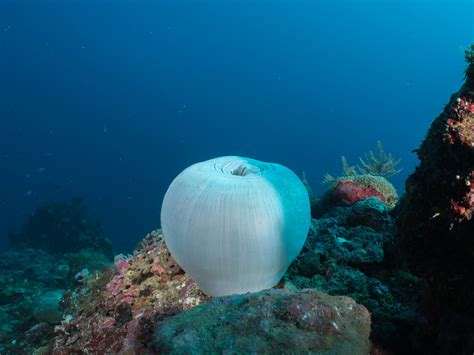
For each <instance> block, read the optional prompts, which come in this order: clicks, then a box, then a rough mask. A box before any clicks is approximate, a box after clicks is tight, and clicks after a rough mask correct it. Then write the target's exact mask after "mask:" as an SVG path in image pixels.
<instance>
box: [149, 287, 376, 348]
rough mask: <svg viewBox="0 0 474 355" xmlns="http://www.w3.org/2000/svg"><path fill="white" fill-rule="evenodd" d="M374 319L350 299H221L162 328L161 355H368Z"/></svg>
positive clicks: (287, 293)
mask: <svg viewBox="0 0 474 355" xmlns="http://www.w3.org/2000/svg"><path fill="white" fill-rule="evenodd" d="M369 333H370V315H369V312H368V311H367V310H366V309H365V307H363V306H360V305H358V304H357V303H355V302H354V301H353V300H352V299H350V298H348V297H333V296H329V295H327V294H324V293H321V292H318V291H316V290H310V289H308V290H300V291H291V290H287V289H272V290H265V291H261V292H257V293H249V294H246V295H233V296H227V297H219V298H215V299H213V300H211V301H210V302H208V303H206V304H203V305H199V306H196V307H194V308H192V309H190V310H188V311H186V312H183V313H180V314H178V315H176V316H174V317H171V318H168V319H166V320H164V321H162V322H159V323H158V324H157V327H156V331H155V334H154V347H155V350H156V351H157V352H158V353H165V354H194V353H274V352H278V353H308V352H313V353H317V354H367V353H368V352H369V349H370V342H369V339H368V337H369Z"/></svg>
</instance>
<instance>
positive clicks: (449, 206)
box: [397, 46, 474, 354]
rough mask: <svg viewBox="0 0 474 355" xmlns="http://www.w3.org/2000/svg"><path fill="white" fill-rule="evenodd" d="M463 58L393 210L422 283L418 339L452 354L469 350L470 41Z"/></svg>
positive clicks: (473, 84)
mask: <svg viewBox="0 0 474 355" xmlns="http://www.w3.org/2000/svg"><path fill="white" fill-rule="evenodd" d="M466 60H467V62H468V68H467V69H466V82H465V83H464V85H463V86H462V87H461V88H460V90H459V91H458V92H457V93H455V94H453V95H452V96H451V98H450V100H449V102H448V104H447V105H446V107H445V108H444V111H443V112H442V113H441V114H440V115H439V116H438V117H437V118H436V119H435V120H434V121H433V123H432V125H431V127H430V129H429V131H428V134H427V136H426V138H425V139H424V141H423V143H422V144H421V146H420V148H419V149H417V150H416V153H417V155H418V158H419V159H420V164H419V166H418V167H417V168H416V170H415V172H414V173H413V174H411V175H410V176H409V178H408V180H407V181H406V191H407V193H406V196H404V198H403V200H402V201H401V203H400V206H399V207H398V208H397V216H398V218H397V226H398V230H399V232H398V236H399V240H400V246H401V249H402V251H403V254H404V256H405V257H406V259H407V261H408V263H409V266H410V269H411V270H412V271H413V272H414V273H415V274H417V275H419V276H422V277H424V278H425V279H426V280H427V282H428V286H429V291H428V293H427V294H426V297H425V302H424V309H425V319H424V320H423V324H422V325H421V326H420V328H419V331H420V337H419V338H420V340H419V341H420V343H421V344H430V345H432V346H433V351H434V349H437V351H440V352H441V353H456V354H461V353H469V354H472V353H473V352H474V340H473V338H474V337H473V334H474V327H473V324H474V302H473V301H472V300H473V299H474V277H473V271H474V46H471V49H470V50H468V51H466ZM455 324H458V327H459V328H460V329H458V330H456V326H455ZM462 324H464V325H465V326H461V325H462ZM453 327H454V328H453ZM447 349H449V350H447Z"/></svg>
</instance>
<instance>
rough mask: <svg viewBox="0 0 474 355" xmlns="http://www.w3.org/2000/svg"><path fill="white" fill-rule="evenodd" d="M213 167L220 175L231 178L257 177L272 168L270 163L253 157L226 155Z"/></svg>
mask: <svg viewBox="0 0 474 355" xmlns="http://www.w3.org/2000/svg"><path fill="white" fill-rule="evenodd" d="M214 169H215V170H216V171H217V172H219V173H220V174H222V175H225V176H228V177H233V178H257V177H259V176H261V175H263V174H266V173H267V172H268V171H270V170H273V169H274V167H273V165H272V164H268V163H263V162H260V161H257V160H253V159H246V158H239V157H228V158H227V157H226V158H223V159H220V160H219V161H216V162H215V163H214Z"/></svg>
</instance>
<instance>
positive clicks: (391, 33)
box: [0, 0, 474, 251]
mask: <svg viewBox="0 0 474 355" xmlns="http://www.w3.org/2000/svg"><path fill="white" fill-rule="evenodd" d="M473 41H474V2H473V1H467V0H466V1H441V0H438V1H409V0H405V1H388V0H387V1H375V0H374V1H357V0H352V1H349V0H346V1H318V0H313V1H290V0H286V1H276V0H273V1H263V0H262V1H246V0H240V1H236V0H235V1H234V0H225V1H218V0H215V1H204V0H201V1H194V0H187V1H171V0H170V1H159V0H155V1H131V0H130V1H97V0H94V1H90V0H89V1H86V0H81V1H79V0H76V1H72V0H71V1H62V0H61V1H59V0H57V1H46V0H45V1H33V0H32V1H18V0H2V1H1V2H0V123H1V126H0V247H5V245H6V239H7V233H8V230H10V229H13V230H15V229H18V228H19V227H20V225H21V224H22V223H23V222H24V220H25V219H26V218H27V216H28V215H29V214H30V213H31V212H32V211H33V210H34V208H36V207H37V206H41V205H43V204H45V203H48V202H54V201H67V200H69V199H70V198H71V197H73V196H81V197H83V198H84V201H85V203H86V205H87V206H88V207H89V210H90V211H91V213H92V214H93V215H95V216H96V217H97V218H99V219H100V220H101V222H102V223H103V225H104V229H105V233H106V235H107V236H108V237H109V238H110V239H111V240H112V242H113V244H114V247H115V249H116V250H117V251H130V250H131V248H132V247H133V245H134V244H135V243H136V242H138V241H139V240H140V239H141V238H142V237H143V235H144V234H145V233H147V232H148V231H151V230H152V229H154V228H157V227H159V223H160V220H159V213H160V206H161V201H162V198H163V195H164V193H165V191H166V188H167V187H168V185H169V183H170V182H171V180H172V179H173V178H174V177H175V176H176V175H177V174H178V173H179V172H180V171H181V170H182V169H183V168H185V167H186V166H188V165H190V164H192V163H194V162H198V161H202V160H206V159H209V158H213V157H216V156H221V155H242V156H248V157H252V158H255V159H259V160H263V161H271V162H278V163H281V164H284V165H287V166H288V167H290V168H291V169H293V170H294V171H295V172H296V173H298V174H301V173H302V171H305V172H306V175H307V177H308V180H309V182H310V183H311V184H312V185H313V188H314V189H315V190H316V191H317V192H322V191H323V188H324V186H322V185H321V180H322V178H323V175H324V174H325V173H326V172H330V173H332V174H337V173H338V172H339V171H340V158H339V157H340V155H346V156H347V157H348V159H349V160H350V161H352V162H353V163H356V162H357V157H358V156H359V155H362V154H363V153H364V152H366V151H367V150H368V149H374V148H375V143H376V141H377V140H379V139H380V140H381V141H382V142H383V143H384V147H385V149H386V150H387V151H389V152H392V153H393V154H394V155H395V156H397V157H400V158H401V159H402V163H401V165H402V167H403V168H404V170H403V171H402V173H401V174H399V175H398V176H396V177H394V178H393V179H392V182H393V183H394V184H395V186H396V187H397V189H398V190H399V192H400V193H401V192H402V191H403V188H404V186H403V182H404V180H405V178H406V176H407V175H408V174H409V173H410V172H412V171H413V169H414V167H415V165H416V157H415V155H414V154H413V153H412V152H411V151H412V150H413V149H414V148H416V147H417V146H418V144H419V143H420V141H421V139H422V138H423V136H424V134H425V132H426V130H427V128H428V127H429V124H430V122H431V121H432V120H433V119H434V118H435V117H436V116H437V115H438V114H439V113H440V112H441V110H442V108H443V106H444V104H446V102H447V100H448V99H449V95H450V94H451V93H452V92H454V91H455V90H457V89H458V87H459V85H460V84H461V83H462V79H463V70H464V65H465V63H464V61H463V51H464V47H466V46H467V45H469V44H470V43H472V42H473Z"/></svg>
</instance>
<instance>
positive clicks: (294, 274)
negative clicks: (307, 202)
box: [285, 197, 423, 353]
mask: <svg viewBox="0 0 474 355" xmlns="http://www.w3.org/2000/svg"><path fill="white" fill-rule="evenodd" d="M391 211H392V209H391V208H390V207H388V206H387V205H386V204H384V203H382V202H381V201H380V200H379V199H377V198H375V197H372V198H368V199H365V200H361V201H358V202H356V203H355V204H353V205H352V206H349V207H336V208H333V209H332V210H330V211H328V212H327V213H325V214H324V215H322V216H321V217H320V218H319V219H313V220H312V225H311V228H310V232H309V235H308V239H307V241H306V243H305V245H304V247H303V250H302V252H301V254H300V255H299V256H298V258H297V259H296V260H295V262H294V263H293V264H292V265H291V267H290V268H289V269H288V271H287V274H286V275H285V281H286V282H287V284H288V285H293V286H294V287H296V288H299V289H300V288H301V289H305V288H315V289H317V290H320V291H323V292H327V293H329V294H331V295H345V296H348V297H351V298H353V299H354V300H355V301H356V302H358V303H360V304H362V305H364V306H365V307H367V309H368V310H369V311H370V312H371V315H372V334H371V339H372V340H373V341H374V342H375V343H377V344H380V345H381V346H382V347H383V348H386V349H387V348H388V349H391V350H395V351H398V352H400V353H408V352H409V351H410V350H412V347H411V344H410V341H409V339H410V334H411V332H412V331H413V329H414V327H415V324H416V319H417V315H418V307H419V300H420V297H421V296H420V289H421V287H422V285H423V283H422V282H421V281H420V280H419V279H417V278H416V277H414V276H413V275H411V274H410V273H409V272H408V270H407V268H406V267H405V266H404V265H403V263H402V262H401V260H400V255H399V253H398V249H397V246H396V244H395V224H394V220H393V218H392V216H391Z"/></svg>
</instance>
